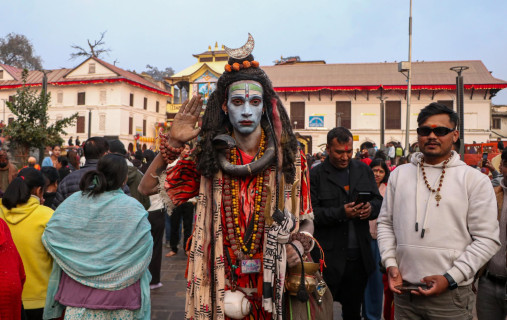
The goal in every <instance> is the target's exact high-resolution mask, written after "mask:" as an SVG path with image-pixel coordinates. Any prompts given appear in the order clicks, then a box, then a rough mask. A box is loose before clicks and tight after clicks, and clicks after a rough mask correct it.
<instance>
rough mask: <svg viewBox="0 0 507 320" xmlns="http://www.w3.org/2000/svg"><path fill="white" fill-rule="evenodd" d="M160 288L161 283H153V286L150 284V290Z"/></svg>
mask: <svg viewBox="0 0 507 320" xmlns="http://www.w3.org/2000/svg"><path fill="white" fill-rule="evenodd" d="M162 286H163V284H162V282H159V283H155V284H150V290H153V289H158V288H160V287H162Z"/></svg>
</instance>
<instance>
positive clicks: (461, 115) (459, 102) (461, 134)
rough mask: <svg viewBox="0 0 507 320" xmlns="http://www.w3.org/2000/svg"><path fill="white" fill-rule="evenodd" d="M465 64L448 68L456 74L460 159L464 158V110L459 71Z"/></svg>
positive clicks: (462, 69)
mask: <svg viewBox="0 0 507 320" xmlns="http://www.w3.org/2000/svg"><path fill="white" fill-rule="evenodd" d="M467 69H468V67H467V66H456V67H452V68H451V69H450V70H452V71H454V72H456V73H457V74H458V75H457V76H456V107H457V109H458V116H459V125H458V129H459V139H460V140H461V143H460V147H459V154H460V156H461V159H464V156H465V125H464V123H465V119H464V117H465V111H464V105H463V93H464V90H465V88H464V85H463V76H462V75H461V72H463V71H465V70H467Z"/></svg>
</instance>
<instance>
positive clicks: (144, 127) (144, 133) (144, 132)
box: [143, 119, 146, 137]
mask: <svg viewBox="0 0 507 320" xmlns="http://www.w3.org/2000/svg"><path fill="white" fill-rule="evenodd" d="M143 137H146V119H145V120H143Z"/></svg>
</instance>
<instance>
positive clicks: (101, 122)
mask: <svg viewBox="0 0 507 320" xmlns="http://www.w3.org/2000/svg"><path fill="white" fill-rule="evenodd" d="M99 130H100V131H104V130H106V115H105V114H101V115H99Z"/></svg>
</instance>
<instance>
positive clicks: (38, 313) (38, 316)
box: [25, 308, 44, 320]
mask: <svg viewBox="0 0 507 320" xmlns="http://www.w3.org/2000/svg"><path fill="white" fill-rule="evenodd" d="M43 313H44V308H40V309H25V317H26V318H25V319H28V320H42V314H43Z"/></svg>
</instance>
